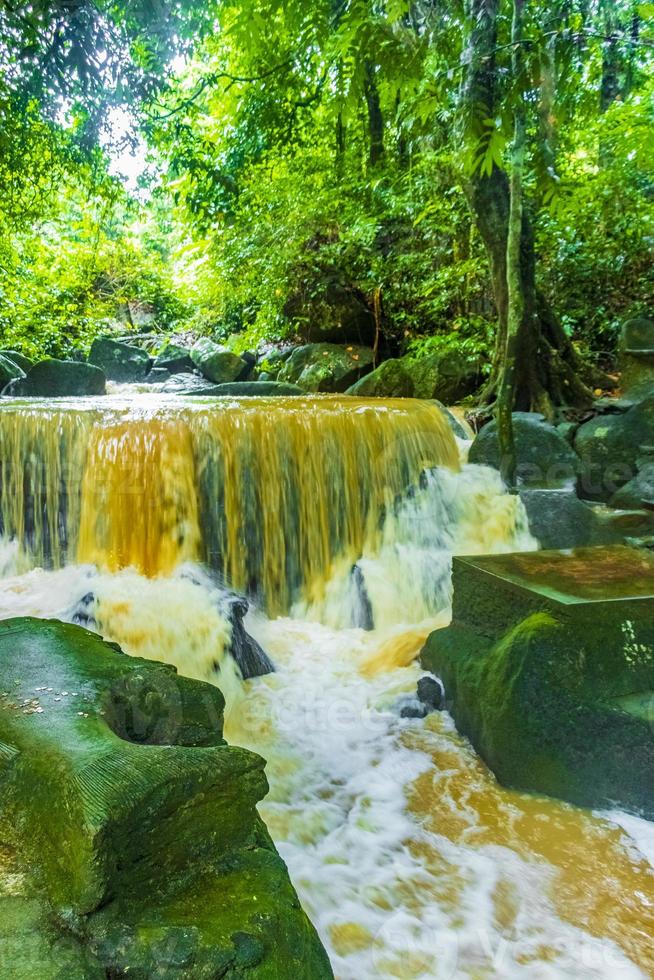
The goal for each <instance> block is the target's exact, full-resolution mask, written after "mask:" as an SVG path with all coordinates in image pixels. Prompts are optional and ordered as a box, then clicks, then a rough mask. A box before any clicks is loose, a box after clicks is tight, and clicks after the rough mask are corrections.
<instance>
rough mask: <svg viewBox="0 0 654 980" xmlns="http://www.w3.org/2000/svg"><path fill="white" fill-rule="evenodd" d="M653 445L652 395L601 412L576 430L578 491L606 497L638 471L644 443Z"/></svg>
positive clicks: (589, 496)
mask: <svg viewBox="0 0 654 980" xmlns="http://www.w3.org/2000/svg"><path fill="white" fill-rule="evenodd" d="M648 446H649V447H654V396H652V397H648V398H646V399H644V400H643V401H641V402H638V403H636V404H635V405H633V407H632V408H629V409H628V410H627V411H626V412H621V413H620V414H618V415H601V416H598V417H596V418H594V419H591V420H590V421H589V422H585V423H584V424H583V425H581V426H580V427H579V429H578V430H577V434H576V436H575V449H576V451H577V454H578V456H579V457H580V459H581V472H580V480H579V487H580V494H581V495H582V496H583V497H587V498H588V499H590V500H603V501H609V500H610V499H611V498H612V497H613V495H614V494H616V493H617V491H618V490H620V488H621V487H623V486H624V485H625V484H626V483H629V481H630V480H632V479H633V478H634V477H635V476H636V474H637V472H638V459H639V458H640V457H641V456H642V455H643V449H644V448H645V447H648Z"/></svg>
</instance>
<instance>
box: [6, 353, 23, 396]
mask: <svg viewBox="0 0 654 980" xmlns="http://www.w3.org/2000/svg"><path fill="white" fill-rule="evenodd" d="M24 377H25V372H24V371H23V369H22V368H21V367H19V366H18V364H16V362H15V361H13V360H11V359H10V358H9V357H8V356H7V355H6V354H0V391H2V390H3V389H4V388H6V387H7V385H8V384H9V383H10V382H11V381H15V380H17V379H20V378H24Z"/></svg>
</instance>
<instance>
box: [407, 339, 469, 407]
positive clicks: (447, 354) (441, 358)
mask: <svg viewBox="0 0 654 980" xmlns="http://www.w3.org/2000/svg"><path fill="white" fill-rule="evenodd" d="M401 361H402V365H403V367H404V369H405V371H406V372H407V374H408V375H409V376H410V378H411V380H412V382H413V389H414V390H413V393H414V396H415V397H416V398H427V399H437V400H438V401H441V402H444V403H445V404H446V405H453V404H454V403H455V402H458V401H461V399H462V398H465V397H466V396H467V395H471V394H473V392H474V391H476V389H477V388H478V387H479V384H480V381H481V369H480V365H479V364H478V363H476V362H471V361H469V360H468V359H467V358H466V357H465V356H464V355H463V354H460V353H459V352H458V351H455V350H444V351H438V352H435V353H433V354H425V355H423V356H422V357H413V356H411V355H406V356H405V357H403V358H402V359H401Z"/></svg>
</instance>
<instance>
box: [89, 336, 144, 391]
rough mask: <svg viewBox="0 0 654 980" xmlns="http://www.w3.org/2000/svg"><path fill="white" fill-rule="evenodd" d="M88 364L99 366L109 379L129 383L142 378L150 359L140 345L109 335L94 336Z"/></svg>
mask: <svg viewBox="0 0 654 980" xmlns="http://www.w3.org/2000/svg"><path fill="white" fill-rule="evenodd" d="M89 364H95V366H96V367H99V368H101V369H102V370H103V371H104V373H105V375H106V377H107V378H108V379H109V380H110V381H119V382H121V383H123V384H130V383H136V382H138V381H143V380H144V378H145V376H146V375H147V374H148V372H149V370H150V367H151V366H152V359H151V357H150V355H149V354H148V353H147V352H146V351H144V350H141V348H140V347H134V346H133V345H132V344H125V343H123V342H122V341H120V340H113V339H112V338H111V337H96V338H95V340H94V341H93V343H92V344H91V350H90V351H89Z"/></svg>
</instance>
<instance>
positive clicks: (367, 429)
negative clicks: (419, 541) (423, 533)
mask: <svg viewBox="0 0 654 980" xmlns="http://www.w3.org/2000/svg"><path fill="white" fill-rule="evenodd" d="M0 456H1V458H2V491H1V493H2V496H1V500H0V515H1V518H2V528H3V530H4V533H5V535H7V536H8V537H16V538H17V539H18V541H19V542H21V543H22V544H23V545H24V546H25V548H26V551H27V552H28V553H29V556H30V558H31V560H32V561H33V563H37V564H44V563H51V564H53V565H54V566H55V567H58V566H61V565H62V564H63V563H64V562H65V561H66V560H68V561H70V560H73V559H75V558H76V559H77V560H78V561H81V562H87V561H88V562H93V563H94V564H98V565H100V566H102V567H104V568H107V569H110V570H113V571H116V570H118V569H120V568H125V567H133V568H135V569H137V570H138V571H141V572H143V573H145V574H146V575H158V574H162V573H163V574H165V573H168V572H170V571H171V570H172V569H174V568H175V567H176V566H177V565H178V564H179V563H180V562H182V561H186V560H190V559H201V560H205V561H207V562H208V563H209V564H210V565H212V566H213V567H215V568H216V569H217V570H218V571H220V572H221V573H222V574H223V575H224V577H225V578H226V580H227V581H228V582H229V583H230V585H231V586H232V587H233V588H235V589H239V590H242V591H248V592H250V593H254V594H257V595H258V596H259V597H260V599H261V601H263V602H264V603H265V605H266V607H267V608H268V609H269V610H270V611H272V612H279V611H285V610H288V609H289V608H290V605H291V603H292V601H293V599H294V598H297V597H298V596H299V595H300V594H301V593H302V590H303V588H305V587H307V586H309V587H310V588H311V590H312V595H313V597H314V598H315V597H316V596H317V595H319V593H320V590H321V583H324V582H325V580H326V579H327V577H328V576H329V573H330V570H331V565H332V563H333V561H334V560H335V559H337V558H340V559H341V560H342V561H345V562H349V563H350V564H351V563H352V562H354V561H356V559H357V557H358V556H359V555H360V554H361V552H362V550H363V548H364V545H365V544H366V543H367V544H368V545H369V546H373V547H374V540H375V538H376V536H378V535H379V534H380V533H381V528H382V524H383V519H384V515H385V513H386V512H387V511H388V510H389V509H391V508H392V507H393V505H394V502H395V500H396V498H397V497H398V496H400V495H402V494H404V493H405V492H406V491H407V490H408V489H409V488H410V487H411V486H412V485H415V484H416V483H417V481H418V480H419V479H420V475H421V473H422V472H423V471H424V470H425V469H429V468H431V467H434V466H437V465H442V466H447V467H450V468H452V469H457V468H458V453H457V449H456V444H455V441H454V439H453V437H452V434H451V432H450V429H449V426H448V424H447V422H446V421H445V419H444V417H443V416H442V414H441V413H440V411H439V410H438V408H437V407H436V406H434V405H431V404H429V403H427V402H415V401H406V400H405V401H403V400H399V399H398V400H395V401H391V402H387V403H385V404H384V405H379V404H374V403H371V402H366V401H363V400H359V399H343V398H331V397H323V398H313V399H303V398H287V399H284V398H268V399H265V398H256V399H247V400H244V401H242V402H237V401H234V400H229V399H219V400H216V399H212V401H211V403H209V404H207V403H206V402H204V403H203V402H202V401H200V400H197V401H195V402H194V403H189V402H183V401H181V400H179V399H177V400H175V399H172V400H169V401H168V402H167V403H165V404H163V405H161V404H159V405H157V408H156V410H153V409H152V408H149V407H148V402H147V400H142V401H141V402H140V403H139V402H138V401H137V402H136V403H134V402H128V403H126V404H122V405H121V404H120V402H118V403H114V404H111V403H110V402H109V403H107V402H105V404H104V405H97V404H96V405H92V406H91V407H83V408H81V409H80V407H79V403H77V404H73V405H66V404H64V405H62V407H60V408H59V407H57V408H53V407H51V406H50V407H45V408H44V407H39V408H35V407H33V406H25V405H22V404H19V405H14V406H11V405H9V406H5V407H3V412H2V414H0Z"/></svg>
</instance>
